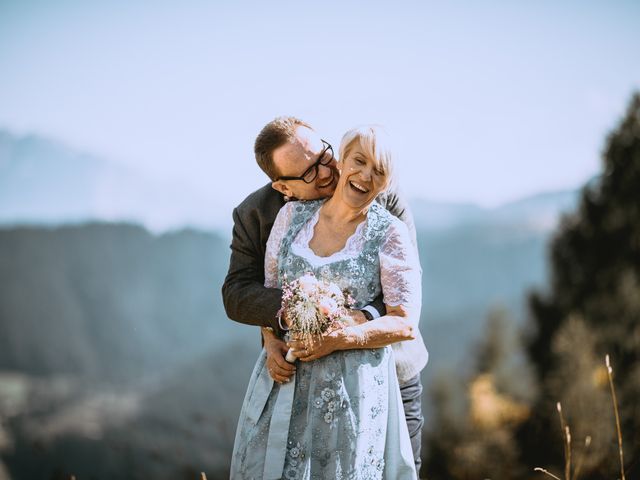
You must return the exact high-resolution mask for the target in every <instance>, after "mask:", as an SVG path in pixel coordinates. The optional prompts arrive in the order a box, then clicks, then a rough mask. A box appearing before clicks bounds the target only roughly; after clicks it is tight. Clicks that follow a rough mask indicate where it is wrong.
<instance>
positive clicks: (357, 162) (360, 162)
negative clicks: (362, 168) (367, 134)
mask: <svg viewBox="0 0 640 480" xmlns="http://www.w3.org/2000/svg"><path fill="white" fill-rule="evenodd" d="M356 164H357V165H364V160H362V159H361V158H356Z"/></svg>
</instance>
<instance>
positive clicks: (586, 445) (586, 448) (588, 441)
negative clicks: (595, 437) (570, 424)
mask: <svg viewBox="0 0 640 480" xmlns="http://www.w3.org/2000/svg"><path fill="white" fill-rule="evenodd" d="M590 445H591V437H590V436H589V435H587V437H586V438H585V439H584V451H583V452H582V455H581V456H580V460H578V462H577V464H576V469H575V470H574V471H573V477H572V480H576V479H577V478H578V474H579V473H580V469H581V468H582V463H583V462H584V459H585V457H586V456H587V452H588V451H589V446H590Z"/></svg>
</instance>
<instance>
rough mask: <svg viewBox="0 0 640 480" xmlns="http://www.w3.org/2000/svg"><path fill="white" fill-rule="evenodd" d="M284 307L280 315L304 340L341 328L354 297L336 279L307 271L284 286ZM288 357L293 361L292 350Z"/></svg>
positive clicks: (347, 318) (347, 316)
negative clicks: (321, 278)
mask: <svg viewBox="0 0 640 480" xmlns="http://www.w3.org/2000/svg"><path fill="white" fill-rule="evenodd" d="M282 292H283V294H282V307H281V308H280V311H279V312H278V316H279V318H282V317H283V316H284V317H286V319H287V321H288V323H289V334H290V335H291V336H293V337H295V338H297V339H299V340H302V341H304V342H310V341H312V340H313V337H315V336H318V335H322V334H323V333H327V332H328V331H329V330H331V329H335V328H340V327H342V326H344V325H345V324H346V323H349V321H350V317H349V313H348V311H347V309H348V307H349V305H351V304H352V303H353V300H352V299H351V297H350V296H349V295H345V293H344V292H343V291H342V290H340V288H339V287H338V286H337V285H336V284H335V283H329V282H326V281H323V280H318V279H317V278H316V277H315V276H313V274H311V273H308V274H305V275H303V276H302V277H300V278H297V279H296V280H294V281H293V282H290V283H288V282H286V281H285V282H284V285H283V286H282ZM286 359H287V361H288V362H294V361H295V360H296V357H294V356H293V352H292V351H291V350H289V352H288V353H287V356H286Z"/></svg>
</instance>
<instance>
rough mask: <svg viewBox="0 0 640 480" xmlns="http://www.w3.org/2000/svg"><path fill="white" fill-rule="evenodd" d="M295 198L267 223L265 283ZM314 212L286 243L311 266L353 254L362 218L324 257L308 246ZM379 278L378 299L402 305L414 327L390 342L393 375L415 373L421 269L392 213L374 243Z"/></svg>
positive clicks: (419, 357)
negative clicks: (342, 242)
mask: <svg viewBox="0 0 640 480" xmlns="http://www.w3.org/2000/svg"><path fill="white" fill-rule="evenodd" d="M294 205H295V202H289V203H287V204H285V205H284V207H282V209H281V210H280V212H279V213H278V216H277V217H276V220H275V222H274V224H273V228H272V230H271V234H270V236H269V240H268V241H267V248H266V252H265V286H266V287H276V286H277V270H278V252H279V251H280V245H281V242H282V239H283V238H284V236H285V234H286V232H287V230H288V228H289V224H290V223H291V218H292V215H293V212H294ZM319 218H320V209H318V211H316V212H315V214H314V215H313V217H312V218H311V220H310V221H309V222H307V223H306V224H305V225H304V226H303V227H302V228H301V230H300V232H299V233H298V234H297V235H296V237H295V238H294V240H293V243H292V244H291V250H292V252H294V253H295V254H296V255H298V256H300V257H302V258H304V259H306V260H307V261H308V262H309V263H310V264H311V265H312V266H314V267H321V266H323V265H327V264H330V263H333V262H337V261H341V260H346V259H349V258H354V257H357V256H358V254H359V253H360V252H361V250H362V248H363V246H364V243H365V241H366V238H365V235H364V232H365V225H366V220H365V221H363V222H362V223H360V224H359V225H358V227H357V228H356V231H355V232H354V233H353V235H351V236H350V237H349V238H348V239H347V242H346V243H345V246H344V247H343V248H342V249H341V250H340V251H338V252H335V253H333V254H331V255H329V256H327V257H320V256H318V255H316V254H315V253H314V252H313V250H311V248H310V247H309V242H310V241H311V239H312V238H313V234H314V229H315V226H316V224H317V223H318V220H319ZM378 255H379V259H380V283H381V286H382V295H383V301H384V303H385V304H386V305H388V306H398V305H402V306H403V307H404V308H405V309H406V311H407V314H408V319H409V320H410V321H411V323H412V324H413V327H414V333H415V337H416V338H414V339H413V340H408V341H404V342H399V343H395V344H393V345H392V347H393V350H394V353H395V359H396V370H397V372H398V379H399V380H400V382H401V383H402V382H403V381H407V380H409V379H410V378H412V377H414V376H415V375H417V374H418V373H419V372H420V370H422V368H424V366H425V365H426V363H427V360H428V353H427V349H426V347H425V345H424V341H423V340H422V336H421V334H420V330H419V328H418V324H419V321H420V310H421V303H422V270H421V267H420V260H419V258H418V252H417V250H416V247H415V246H414V245H413V243H412V242H411V235H410V234H409V230H408V228H407V226H406V225H405V224H404V223H402V221H400V220H399V219H397V218H395V217H393V219H392V222H391V225H390V226H389V228H388V229H387V231H386V234H385V238H384V239H383V241H382V243H381V245H380V249H379V251H378Z"/></svg>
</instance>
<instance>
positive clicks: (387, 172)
mask: <svg viewBox="0 0 640 480" xmlns="http://www.w3.org/2000/svg"><path fill="white" fill-rule="evenodd" d="M356 142H358V143H359V144H360V148H361V149H362V151H363V153H364V154H365V155H367V156H368V157H369V158H370V159H372V160H373V162H374V164H375V166H376V168H377V169H379V170H381V171H382V172H383V173H384V176H385V179H386V181H387V185H386V188H387V189H388V188H389V186H391V185H392V184H393V183H394V182H395V178H394V174H393V173H394V171H393V170H394V169H393V155H392V154H391V148H390V142H389V136H388V135H387V133H386V132H385V131H384V129H383V128H382V127H381V126H379V125H363V126H360V127H356V128H352V129H351V130H349V131H348V132H347V133H345V134H344V136H343V137H342V141H341V142H340V150H339V153H338V156H339V158H340V161H341V162H342V161H343V160H344V159H345V158H346V157H347V155H349V152H350V151H351V149H352V148H353V146H354V144H355V143H356Z"/></svg>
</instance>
